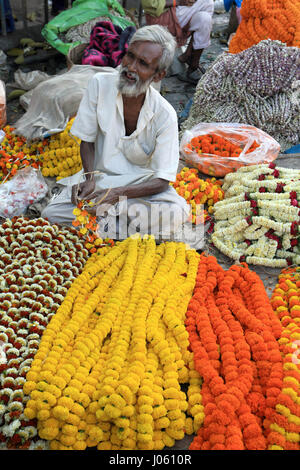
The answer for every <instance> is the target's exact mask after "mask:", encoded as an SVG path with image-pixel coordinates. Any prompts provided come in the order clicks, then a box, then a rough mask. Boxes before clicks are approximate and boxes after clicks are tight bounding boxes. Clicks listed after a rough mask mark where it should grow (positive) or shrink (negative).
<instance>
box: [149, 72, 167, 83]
mask: <svg viewBox="0 0 300 470" xmlns="http://www.w3.org/2000/svg"><path fill="white" fill-rule="evenodd" d="M166 73H167V71H166V70H161V71H160V72H156V73H155V74H154V77H153V80H152V81H153V82H160V81H161V80H162V79H163V78H165V76H166Z"/></svg>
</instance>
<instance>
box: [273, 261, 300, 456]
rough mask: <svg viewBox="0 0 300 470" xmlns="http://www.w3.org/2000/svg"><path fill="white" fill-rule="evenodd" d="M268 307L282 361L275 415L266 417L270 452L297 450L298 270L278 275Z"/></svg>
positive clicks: (299, 421)
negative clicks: (274, 320) (273, 315)
mask: <svg viewBox="0 0 300 470" xmlns="http://www.w3.org/2000/svg"><path fill="white" fill-rule="evenodd" d="M271 304H272V307H273V309H274V311H275V312H276V313H277V315H278V317H279V319H280V321H281V323H282V326H283V331H282V334H281V337H280V339H279V340H278V342H279V344H280V350H281V354H282V356H283V359H284V366H283V369H284V376H283V381H282V388H281V393H280V395H279V396H278V398H277V404H276V412H275V413H273V415H272V416H271V417H269V426H270V433H269V435H268V443H269V449H270V450H300V268H299V267H298V268H290V269H287V270H284V271H282V272H281V274H280V275H279V278H278V284H277V285H276V287H275V289H274V291H273V294H272V297H271Z"/></svg>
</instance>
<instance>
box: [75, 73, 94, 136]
mask: <svg viewBox="0 0 300 470" xmlns="http://www.w3.org/2000/svg"><path fill="white" fill-rule="evenodd" d="M97 105H98V81H97V79H96V76H94V77H93V78H92V79H91V80H90V81H89V82H88V85H87V88H86V90H85V92H84V94H83V97H82V100H81V102H80V105H79V108H78V112H77V115H76V117H75V120H74V123H73V125H72V127H71V134H73V135H75V136H76V137H78V138H79V139H81V140H84V141H86V142H95V141H96V137H97V133H98V119H97Z"/></svg>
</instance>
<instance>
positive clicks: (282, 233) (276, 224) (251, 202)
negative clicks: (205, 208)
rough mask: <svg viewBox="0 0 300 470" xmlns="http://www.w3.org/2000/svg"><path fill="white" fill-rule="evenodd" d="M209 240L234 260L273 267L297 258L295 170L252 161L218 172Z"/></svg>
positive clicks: (299, 179)
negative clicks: (219, 197)
mask: <svg viewBox="0 0 300 470" xmlns="http://www.w3.org/2000/svg"><path fill="white" fill-rule="evenodd" d="M223 190H224V191H225V198H224V200H223V201H220V202H218V203H216V204H215V205H214V218H215V220H216V223H215V225H214V233H213V234H212V242H213V244H214V245H215V246H216V248H218V249H219V250H220V251H221V252H222V253H224V254H225V255H227V256H229V258H232V259H234V260H238V261H246V262H247V263H248V264H259V265H263V266H270V267H274V268H280V267H286V266H288V265H292V264H296V265H298V264H299V263H300V237H299V234H300V230H299V228H300V170H293V169H289V168H276V165H275V164H274V163H270V164H269V165H253V166H248V167H243V168H240V169H239V170H238V171H237V172H236V173H229V174H228V175H226V177H225V178H224V184H223Z"/></svg>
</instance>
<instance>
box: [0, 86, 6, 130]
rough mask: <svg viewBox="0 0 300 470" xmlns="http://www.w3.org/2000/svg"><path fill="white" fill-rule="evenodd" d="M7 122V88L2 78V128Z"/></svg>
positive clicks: (0, 120) (0, 124)
mask: <svg viewBox="0 0 300 470" xmlns="http://www.w3.org/2000/svg"><path fill="white" fill-rule="evenodd" d="M5 124H6V89H5V84H4V82H3V81H2V80H0V128H1V127H4V126H5Z"/></svg>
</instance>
